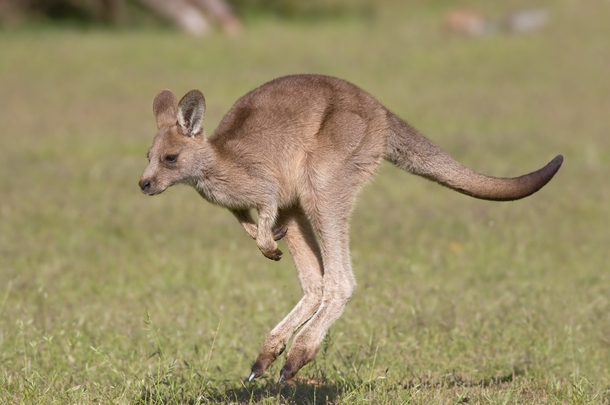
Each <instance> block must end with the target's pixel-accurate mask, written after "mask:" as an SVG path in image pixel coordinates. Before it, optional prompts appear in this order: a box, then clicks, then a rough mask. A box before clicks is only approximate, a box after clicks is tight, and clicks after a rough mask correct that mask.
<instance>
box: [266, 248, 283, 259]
mask: <svg viewBox="0 0 610 405" xmlns="http://www.w3.org/2000/svg"><path fill="white" fill-rule="evenodd" d="M282 254H283V253H282V251H281V250H279V249H275V250H272V251H269V252H263V255H265V257H266V258H267V259H271V260H275V261H276V262H277V261H279V260H280V259H281V258H282Z"/></svg>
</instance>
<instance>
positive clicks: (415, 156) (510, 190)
mask: <svg viewBox="0 0 610 405" xmlns="http://www.w3.org/2000/svg"><path fill="white" fill-rule="evenodd" d="M388 123H389V133H388V140H387V144H386V154H385V159H386V160H388V161H390V162H392V163H394V164H395V165H396V166H398V167H400V168H401V169H403V170H405V171H407V172H409V173H413V174H416V175H418V176H422V177H424V178H426V179H428V180H432V181H435V182H437V183H439V184H441V185H443V186H446V187H448V188H450V189H452V190H455V191H458V192H460V193H462V194H466V195H469V196H471V197H475V198H480V199H483V200H492V201H511V200H518V199H520V198H524V197H527V196H529V195H531V194H533V193H535V192H536V191H538V190H540V189H541V188H542V187H544V185H545V184H546V183H548V182H549V181H550V180H551V179H552V178H553V176H554V175H555V173H557V170H559V168H560V167H561V163H562V162H563V156H561V155H558V156H556V157H555V158H554V159H553V160H551V162H549V163H548V164H547V165H546V166H544V167H543V168H542V169H539V170H537V171H535V172H532V173H529V174H526V175H523V176H520V177H514V178H497V177H491V176H486V175H483V174H480V173H477V172H475V171H472V170H470V169H468V168H467V167H465V166H464V165H462V164H461V163H459V162H458V161H456V160H455V159H453V158H452V157H451V156H449V155H448V154H447V153H446V152H445V151H444V150H442V149H441V148H439V147H438V146H436V145H435V144H433V143H432V142H431V141H430V140H429V139H427V138H426V137H424V136H423V135H422V134H420V133H419V132H418V131H417V130H416V129H415V128H413V127H412V126H410V125H409V124H407V123H406V122H404V121H403V120H402V119H400V118H399V117H397V116H396V115H395V114H393V113H391V112H388Z"/></svg>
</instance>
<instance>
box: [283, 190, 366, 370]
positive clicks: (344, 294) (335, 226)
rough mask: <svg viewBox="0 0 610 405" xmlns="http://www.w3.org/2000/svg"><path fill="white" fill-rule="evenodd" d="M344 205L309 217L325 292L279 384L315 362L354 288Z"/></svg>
mask: <svg viewBox="0 0 610 405" xmlns="http://www.w3.org/2000/svg"><path fill="white" fill-rule="evenodd" d="M348 200H351V199H348ZM345 202H346V201H341V202H338V203H337V202H335V204H334V205H335V206H334V207H332V208H334V209H329V208H331V207H326V209H324V210H320V211H318V213H317V214H315V215H310V217H311V218H312V223H313V226H314V229H315V231H316V235H317V237H318V242H319V244H320V250H321V253H322V261H323V263H324V276H323V284H324V293H323V296H322V303H321V305H320V307H319V308H318V310H317V312H316V313H315V314H314V316H313V317H312V318H311V319H310V320H309V322H307V323H306V324H305V325H304V326H303V329H301V331H300V332H299V333H298V334H297V335H296V337H295V338H294V341H293V343H292V346H291V347H290V350H289V352H288V355H287V356H286V363H285V364H284V367H283V368H282V371H281V374H280V382H282V381H284V380H289V379H291V378H292V377H294V376H295V375H296V373H297V372H298V371H299V370H300V369H301V368H302V367H303V366H304V365H306V364H307V363H309V362H311V361H312V360H313V359H314V357H315V355H316V353H317V352H318V350H319V348H320V345H321V344H322V341H323V339H324V336H325V335H326V332H327V330H328V328H329V327H330V326H331V325H332V324H333V322H335V321H336V320H337V319H338V318H339V317H340V316H341V314H342V313H343V310H344V309H345V306H346V304H347V302H348V300H349V298H350V297H351V295H352V293H353V292H354V289H355V288H356V279H355V278H354V275H353V273H352V268H351V262H350V257H349V241H348V219H349V212H350V211H351V205H352V204H349V203H348V204H347V205H343V204H342V203H345ZM322 213H323V214H322Z"/></svg>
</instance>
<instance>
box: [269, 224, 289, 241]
mask: <svg viewBox="0 0 610 405" xmlns="http://www.w3.org/2000/svg"><path fill="white" fill-rule="evenodd" d="M286 232H288V228H286V227H285V226H280V227H279V228H275V229H274V230H273V240H275V241H278V240H280V239H282V238H283V237H284V236H286Z"/></svg>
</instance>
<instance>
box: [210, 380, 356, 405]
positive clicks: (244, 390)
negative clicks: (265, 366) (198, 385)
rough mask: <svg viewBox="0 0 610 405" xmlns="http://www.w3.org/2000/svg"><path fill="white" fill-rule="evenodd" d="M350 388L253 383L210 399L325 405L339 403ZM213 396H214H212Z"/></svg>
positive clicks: (309, 383) (306, 382) (298, 382)
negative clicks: (270, 399)
mask: <svg viewBox="0 0 610 405" xmlns="http://www.w3.org/2000/svg"><path fill="white" fill-rule="evenodd" d="M348 389H349V388H348V387H347V386H346V385H345V384H344V383H321V382H317V381H314V380H308V379H305V378H302V379H298V378H297V379H295V380H293V381H290V382H289V383H284V384H277V383H275V382H273V381H270V380H267V381H262V382H257V383H253V384H249V383H244V384H243V385H242V386H239V387H227V388H226V389H224V390H222V391H221V390H217V391H216V392H213V393H208V396H207V398H206V400H209V401H210V402H211V403H214V402H230V403H239V404H242V403H243V404H248V403H259V402H264V401H265V400H267V399H269V398H275V399H277V400H278V402H280V403H286V404H312V405H322V404H328V403H335V402H336V400H337V399H339V398H340V397H341V396H342V395H343V394H344V393H345V392H346V390H348ZM210 394H211V395H210Z"/></svg>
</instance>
